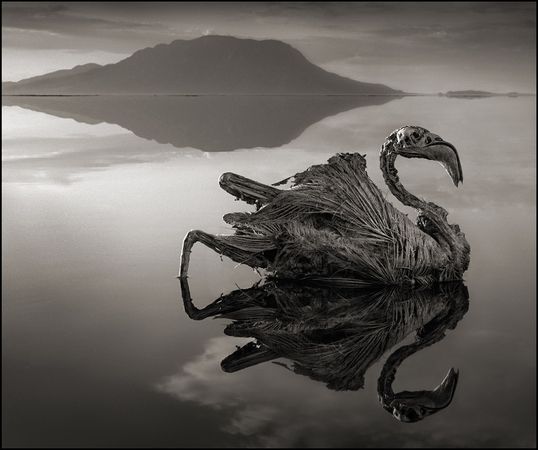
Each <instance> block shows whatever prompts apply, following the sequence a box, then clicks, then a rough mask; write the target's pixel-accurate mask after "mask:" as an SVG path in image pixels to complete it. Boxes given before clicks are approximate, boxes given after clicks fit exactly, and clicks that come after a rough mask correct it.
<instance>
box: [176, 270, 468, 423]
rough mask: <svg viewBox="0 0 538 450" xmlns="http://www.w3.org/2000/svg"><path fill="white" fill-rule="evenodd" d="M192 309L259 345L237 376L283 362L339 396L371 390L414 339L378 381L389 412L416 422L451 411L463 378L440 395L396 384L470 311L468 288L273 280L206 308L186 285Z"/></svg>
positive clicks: (240, 358) (229, 362)
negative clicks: (404, 369)
mask: <svg viewBox="0 0 538 450" xmlns="http://www.w3.org/2000/svg"><path fill="white" fill-rule="evenodd" d="M181 288H182V294H183V303H184V306H185V311H186V312H187V314H188V315H189V317H191V318H192V319H196V320H200V319H204V318H206V317H211V316H217V317H222V318H227V319H231V320H232V322H231V323H230V324H229V325H228V326H227V327H226V328H225V333H226V334H228V335H231V336H240V337H252V338H254V339H255V340H254V341H252V342H250V343H248V344H246V345H244V346H242V347H240V348H238V349H237V350H236V351H235V352H234V353H232V354H231V355H229V356H228V357H226V358H225V359H224V360H223V361H222V363H221V365H222V368H223V370H225V371H226V372H235V371H237V370H242V369H245V368H247V367H250V366H253V365H256V364H259V363H261V362H265V361H269V360H273V359H276V358H287V359H289V360H291V361H292V365H291V366H285V367H288V368H289V369H290V370H292V371H293V372H295V373H297V374H301V375H306V376H308V377H309V378H311V379H313V380H317V381H321V382H323V383H325V384H326V385H327V387H328V388H330V389H334V390H357V389H359V388H362V387H363V384H364V374H365V372H366V370H368V368H369V367H370V366H371V365H372V364H373V363H374V362H376V361H377V360H378V359H379V358H380V357H381V356H382V355H383V354H384V353H385V352H386V351H387V350H389V349H390V348H392V347H394V346H395V345H397V344H398V343H399V342H401V341H402V340H403V339H404V338H405V337H406V336H408V335H409V334H411V333H413V332H416V338H415V341H414V342H413V343H412V344H409V345H404V346H402V347H400V348H398V349H397V350H396V351H394V352H393V353H392V354H391V355H390V356H389V357H388V359H387V361H386V362H385V364H384V366H383V369H382V372H381V376H380V377H379V380H378V394H379V399H380V401H381V403H382V405H383V407H384V408H385V409H386V410H387V411H390V412H391V413H392V414H393V415H394V416H395V417H396V418H397V419H398V420H401V421H405V422H414V421H417V420H421V419H422V418H424V417H426V416H428V415H431V414H433V413H435V412H438V411H440V410H441V409H443V408H445V407H447V406H448V405H449V404H450V402H451V401H452V398H453V395H454V392H455V389H456V384H457V381H458V373H457V372H456V371H455V370H454V369H451V370H450V371H449V373H448V375H447V376H446V378H445V380H444V381H443V382H442V383H441V384H440V385H439V386H438V387H437V388H436V389H434V390H431V391H427V390H425V391H417V392H408V391H404V392H400V393H396V394H395V393H394V392H393V390H392V382H393V381H394V378H395V374H396V371H397V369H398V367H399V366H400V364H401V363H402V362H403V360H404V359H406V358H407V357H409V356H411V355H412V354H413V353H416V352H417V351H419V350H421V349H423V348H425V347H427V346H429V345H432V344H433V343H435V342H438V341H439V340H441V339H443V337H444V336H445V334H444V333H445V331H446V330H447V329H453V328H455V326H456V324H457V323H458V322H459V320H461V318H462V317H463V315H464V314H465V313H466V312H467V309H468V293H467V288H466V287H465V286H464V285H463V283H461V282H453V283H442V284H437V285H435V286H433V287H422V288H396V287H385V288H378V289H372V288H369V289H364V288H363V289H356V288H355V289H351V288H349V287H339V286H337V285H318V286H313V285H305V284H292V283H283V282H276V281H274V282H268V283H266V284H264V285H262V286H255V287H253V288H250V289H244V290H236V291H233V292H231V293H230V294H228V295H226V296H222V297H221V298H219V299H218V300H216V301H215V302H213V303H212V304H210V305H208V306H206V307H205V308H203V309H197V308H196V307H195V306H194V304H193V303H192V299H191V296H190V292H189V286H188V283H187V280H186V279H182V280H181Z"/></svg>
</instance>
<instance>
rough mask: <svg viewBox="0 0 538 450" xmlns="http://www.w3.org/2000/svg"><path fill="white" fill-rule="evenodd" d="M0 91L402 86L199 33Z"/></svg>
mask: <svg viewBox="0 0 538 450" xmlns="http://www.w3.org/2000/svg"><path fill="white" fill-rule="evenodd" d="M2 93H3V94H8V95H9V94H11V95H13V94H17V95H25V94H29V95H77V94H375V95H398V94H402V91H398V90H395V89H392V88H390V87H388V86H385V85H382V84H374V83H362V82H359V81H355V80H352V79H349V78H345V77H342V76H339V75H336V74H334V73H331V72H327V71H326V70H324V69H322V68H321V67H319V66H316V65H315V64H312V63H311V62H310V61H308V60H307V59H306V58H305V57H304V56H303V55H302V53H300V52H299V51H298V50H297V49H295V48H293V47H292V46H290V45H289V44H286V43H284V42H281V41H277V40H262V41H258V40H253V39H239V38H235V37H231V36H203V37H200V38H197V39H192V40H177V41H174V42H172V43H170V44H160V45H157V46H155V47H151V48H145V49H143V50H139V51H137V52H135V53H134V54H133V55H131V56H129V57H128V58H126V59H124V60H122V61H119V62H118V63H115V64H108V65H104V66H100V65H98V64H87V65H84V66H77V67H75V68H73V69H70V70H61V71H57V72H52V73H49V74H46V75H42V76H38V77H33V78H28V79H26V80H21V81H18V82H8V83H2Z"/></svg>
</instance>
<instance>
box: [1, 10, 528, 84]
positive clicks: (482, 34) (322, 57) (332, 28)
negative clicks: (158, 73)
mask: <svg viewBox="0 0 538 450" xmlns="http://www.w3.org/2000/svg"><path fill="white" fill-rule="evenodd" d="M208 34H218V35H232V36H237V37H245V38H253V39H279V40H282V41H285V42H287V43H289V44H291V45H293V46H294V47H296V48H297V49H299V50H300V51H301V52H302V53H303V54H304V55H305V56H306V57H307V58H308V59H309V60H310V61H312V62H313V63H315V64H318V65H320V66H322V67H323V68H324V69H326V70H329V71H332V72H335V73H338V74H340V75H344V76H347V77H350V78H354V79H356V80H359V81H366V82H378V83H384V84H386V85H388V86H390V87H393V88H395V89H402V90H405V91H407V92H420V93H432V92H445V91H448V90H462V89H479V90H488V91H493V92H507V91H519V92H532V93H535V92H536V87H535V86H536V4H535V3H534V2H504V3H502V2H474V3H473V2H469V3H468V2H432V3H428V2H420V3H414V2H394V3H393V2H345V3H339V2H311V3H310V2H292V3H288V2H267V3H265V2H242V3H228V2H192V3H191V2H182V3H172V2H168V3H166V2H164V3H159V2H135V3H131V2H121V3H119V2H118V3H115V2H103V3H100V2H60V3H57V2H2V81H17V80H20V79H23V78H27V77H30V76H34V75H40V74H44V73H47V72H50V71H53V70H58V69H65V68H71V67H73V66H75V65H78V64H85V63H90V62H94V63H99V64H107V63H113V62H116V61H119V60H121V59H123V58H126V57H127V56H129V55H130V54H132V53H133V52H134V51H136V50H138V49H141V48H144V47H149V46H154V45H157V44H160V43H169V42H172V41H174V40H176V39H193V38H196V37H199V36H202V35H208Z"/></svg>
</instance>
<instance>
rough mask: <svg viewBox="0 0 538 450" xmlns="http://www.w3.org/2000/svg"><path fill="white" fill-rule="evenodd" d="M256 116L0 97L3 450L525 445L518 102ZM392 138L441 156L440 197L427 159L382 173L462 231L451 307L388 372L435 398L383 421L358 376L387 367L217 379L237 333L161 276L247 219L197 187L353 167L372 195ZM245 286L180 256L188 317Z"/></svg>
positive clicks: (526, 313) (275, 107) (529, 124)
mask: <svg viewBox="0 0 538 450" xmlns="http://www.w3.org/2000/svg"><path fill="white" fill-rule="evenodd" d="M197 101H198V102H197ZM264 101H265V102H266V103H260V102H261V100H256V99H250V100H248V101H247V100H244V99H243V100H237V101H236V102H235V103H234V101H232V100H230V99H227V100H222V99H220V100H219V99H210V98H205V99H204V98H198V99H197V98H191V99H189V100H188V101H187V100H185V99H181V98H176V100H175V103H174V100H171V99H153V103H151V102H149V103H148V100H144V101H141V100H132V99H124V100H122V99H118V100H117V101H116V102H115V103H116V105H115V106H114V107H113V108H112V107H111V104H110V102H109V103H107V101H106V100H102V101H101V103H100V102H99V101H98V100H95V99H94V100H93V103H88V99H86V100H84V99H76V100H73V99H71V100H69V102H67V101H66V102H64V103H62V102H61V99H60V100H58V99H56V100H54V101H52V100H50V101H44V100H41V101H39V100H37V101H36V100H35V99H34V100H26V101H23V100H17V101H12V100H11V101H9V102H8V101H5V102H4V104H3V107H2V147H3V169H2V178H3V185H2V217H3V221H2V232H3V235H2V241H3V250H2V267H3V283H2V293H3V303H2V308H3V309H2V312H3V315H2V325H3V326H2V354H3V357H2V358H3V360H2V361H3V366H2V367H3V377H2V380H3V381H2V389H3V401H2V413H3V414H2V417H3V419H2V420H3V444H4V445H7V446H22V445H30V446H105V445H109V446H116V447H118V446H154V447H157V446H176V447H177V446H180V447H183V446H185V447H186V446H212V447H217V446H226V447H227V446H246V445H249V446H274V447H278V446H311V447H315V446H355V447H361V446H362V447H374V446H378V447H387V446H397V447H411V446H437V447H447V446H462V447H478V446H517V447H532V446H535V445H536V428H535V421H536V414H535V408H536V403H535V395H536V392H535V375H536V355H535V354H536V345H535V342H536V341H535V334H536V321H535V313H536V306H535V305H536V303H535V290H536V279H535V270H536V267H535V249H536V241H535V229H536V220H535V218H536V208H535V201H536V154H535V149H536V134H535V121H536V116H535V110H536V100H535V98H534V97H528V98H488V99H473V100H468V99H450V98H438V97H408V98H402V99H393V100H390V99H383V100H382V101H381V100H375V101H363V100H361V101H357V100H350V99H347V100H345V99H340V100H339V101H336V100H335V99H332V100H326V101H325V102H323V101H320V100H319V99H318V100H316V101H315V100H308V99H299V100H298V99H287V100H286V99H285V98H284V99H279V100H264ZM226 102H227V103H226ZM286 102H288V103H286ZM208 111H210V112H211V113H209V112H208ZM176 118H177V119H176ZM204 118H205V119H204ZM247 120H248V123H246V122H245V121H247ZM405 124H417V125H421V126H424V127H425V128H428V129H429V130H431V131H433V132H434V133H437V134H439V135H441V136H442V137H443V138H445V139H446V140H448V141H450V142H452V143H453V144H454V145H455V146H456V147H457V148H458V150H459V154H460V158H461V162H462V166H463V173H464V184H463V186H462V187H460V188H457V189H456V188H455V187H454V186H453V185H452V183H451V181H450V178H449V177H448V175H447V174H446V173H445V172H444V170H443V169H442V167H441V166H440V165H437V164H434V163H431V162H428V161H422V160H403V161H397V165H398V168H399V170H400V175H401V179H402V181H403V183H404V185H405V186H406V187H407V188H408V189H409V190H410V191H411V192H414V193H416V194H418V195H420V196H423V197H424V198H426V199H428V200H431V201H434V202H436V203H438V204H440V205H442V206H444V207H445V208H446V209H447V210H448V211H449V221H450V222H451V223H458V224H459V225H460V226H461V227H462V230H463V231H464V232H465V233H466V236H467V239H468V241H469V242H470V244H471V266H470V269H469V271H468V272H467V273H466V280H465V283H466V286H467V288H468V290H469V302H470V306H469V311H468V312H467V314H466V315H465V316H464V317H463V319H462V320H461V321H460V322H459V324H458V326H457V327H456V329H455V330H452V331H450V332H448V333H447V337H446V338H445V339H443V340H442V341H441V342H438V343H437V344H435V345H432V346H430V347H428V348H426V349H424V350H422V351H420V352H419V353H417V354H415V355H413V356H412V357H410V358H409V359H408V360H406V361H405V362H404V363H403V365H402V366H401V368H400V370H399V371H398V377H397V380H396V382H395V389H396V390H417V389H431V388H433V387H434V386H436V385H437V384H438V383H439V381H440V380H441V379H442V378H443V376H444V375H445V373H446V371H447V370H448V369H449V368H450V367H457V368H458V369H459V371H460V378H459V384H458V388H457V391H456V395H455V397H454V400H453V402H452V404H451V405H450V406H449V407H448V408H446V409H445V410H443V411H441V412H439V413H438V414H435V415H433V416H431V417H427V418H426V419H424V420H423V421H421V422H418V423H413V424H406V423H401V422H398V421H396V420H395V419H394V418H393V417H392V416H391V415H390V414H387V412H386V411H384V410H383V409H382V408H381V406H380V405H379V403H378V400H377V393H376V380H377V377H378V376H379V373H380V370H381V367H382V365H383V362H384V360H385V358H386V357H387V356H388V353H386V354H385V355H384V356H383V357H382V358H381V359H380V360H379V361H378V362H377V363H375V364H373V365H372V366H371V367H370V369H369V370H368V371H367V372H366V375H365V381H364V389H361V390H358V391H334V390H330V389H327V387H326V385H325V384H324V383H322V382H317V381H314V380H312V379H310V378H308V377H305V376H301V375H298V374H295V373H293V372H291V371H289V370H286V368H285V367H282V365H277V364H272V363H271V362H266V363H263V364H259V365H256V366H253V367H249V368H247V369H245V370H242V371H239V372H235V373H225V372H223V371H222V369H221V367H220V362H221V360H222V359H224V358H225V357H226V356H227V355H229V354H230V353H232V352H234V351H235V350H236V346H237V345H243V344H244V343H245V342H248V341H249V339H247V338H234V337H229V336H226V335H224V334H223V330H224V327H225V326H226V325H227V324H228V323H229V321H227V320H224V319H216V320H210V319H208V320H206V321H201V322H196V321H192V320H190V319H189V318H188V317H187V316H186V314H185V312H184V310H183V306H182V302H181V296H180V290H179V285H178V281H177V279H176V278H175V276H176V274H177V270H178V262H179V252H180V248H181V241H182V239H183V237H184V236H185V234H186V233H187V231H188V230H190V229H193V228H200V229H203V230H205V231H208V232H212V233H226V232H229V231H230V229H229V228H228V226H227V225H226V224H225V223H224V222H223V221H222V220H221V217H222V215H223V214H225V213H227V212H231V211H241V210H249V209H251V207H249V206H248V205H244V204H242V203H239V202H235V201H234V199H233V198H232V197H231V196H229V195H228V194H226V193H225V192H224V191H222V190H221V189H220V188H219V186H218V182H217V180H218V177H219V175H220V174H221V173H223V172H227V171H232V172H236V173H240V174H244V175H246V176H249V177H250V178H254V179H256V180H259V181H262V182H267V183H271V182H275V181H278V180H281V179H283V178H286V177H288V176H289V175H292V174H294V173H296V172H298V171H301V170H304V169H305V168H306V167H308V166H310V165H312V164H319V163H323V162H325V161H326V160H327V159H328V158H329V157H330V156H331V155H333V154H334V153H336V152H360V153H361V154H366V158H367V162H368V173H369V175H370V177H371V178H372V179H373V180H374V181H375V182H376V184H377V185H378V186H380V187H382V189H383V191H384V192H387V195H388V189H387V188H386V187H385V185H384V184H383V180H382V176H381V173H380V170H379V168H378V151H379V147H380V146H381V144H382V142H383V140H384V138H385V137H386V136H387V135H388V134H389V133H390V132H391V131H392V130H393V129H395V128H397V127H399V126H402V125H405ZM388 197H389V199H391V200H392V201H395V200H394V199H393V198H392V197H391V196H390V195H388ZM398 207H400V205H398ZM409 213H410V215H412V214H413V212H412V211H409ZM257 280H259V276H258V274H256V273H255V272H253V271H251V270H250V269H249V268H247V267H243V266H237V265H236V264H235V263H233V262H232V261H230V260H228V259H226V258H224V260H223V261H221V260H220V259H219V257H218V255H216V254H214V253H212V252H210V251H209V250H207V249H205V248H204V247H201V246H197V247H195V250H194V253H193V257H192V263H191V270H190V288H191V292H192V295H193V298H194V300H195V302H196V304H197V305H199V306H204V305H207V304H209V303H210V302H212V301H213V300H214V299H216V298H218V297H219V295H220V294H221V293H228V292H230V291H232V290H234V289H237V287H238V286H239V287H241V288H248V287H250V286H251V285H252V284H253V283H255V282H256V281H257ZM282 362H286V361H285V360H282Z"/></svg>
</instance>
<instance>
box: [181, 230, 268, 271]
mask: <svg viewBox="0 0 538 450" xmlns="http://www.w3.org/2000/svg"><path fill="white" fill-rule="evenodd" d="M196 242H201V243H202V244H204V245H205V246H206V247H209V248H210V249H211V250H214V251H215V252H217V253H219V254H221V255H224V256H227V257H228V258H230V259H232V260H233V261H235V262H238V263H241V264H247V265H248V266H251V267H265V266H266V264H267V260H266V259H265V258H264V255H263V252H264V251H265V250H271V249H272V248H274V247H273V244H272V243H271V242H270V241H269V240H268V239H267V238H264V237H258V236H255V235H245V236H235V235H232V236H215V235H213V234H209V233H206V232H205V231H201V230H191V231H189V232H188V233H187V236H185V239H184V240H183V250H182V252H181V268H180V273H179V276H180V278H186V277H187V273H188V271H189V262H190V255H191V252H192V247H193V245H194V244H195V243H196Z"/></svg>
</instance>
